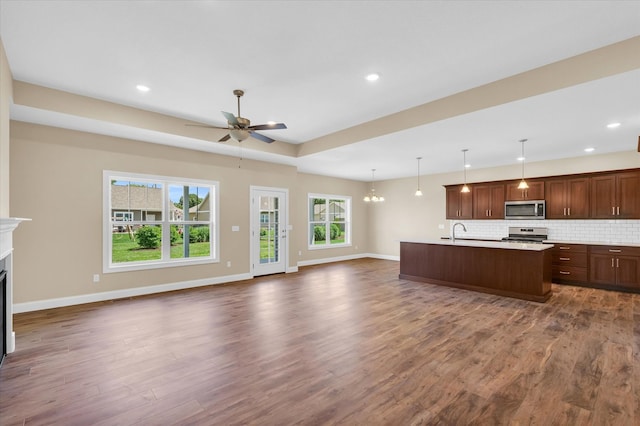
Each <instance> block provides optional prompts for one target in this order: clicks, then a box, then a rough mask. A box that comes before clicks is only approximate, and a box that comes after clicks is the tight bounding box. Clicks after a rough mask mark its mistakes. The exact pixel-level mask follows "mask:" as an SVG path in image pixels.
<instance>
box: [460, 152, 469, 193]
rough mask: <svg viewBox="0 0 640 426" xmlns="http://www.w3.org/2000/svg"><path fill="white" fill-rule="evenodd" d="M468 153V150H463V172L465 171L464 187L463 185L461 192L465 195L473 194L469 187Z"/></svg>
mask: <svg viewBox="0 0 640 426" xmlns="http://www.w3.org/2000/svg"><path fill="white" fill-rule="evenodd" d="M467 151H469V150H468V149H466V148H465V149H463V150H462V170H464V185H462V189H461V190H460V192H464V193H467V192H471V190H470V189H469V187H468V186H467Z"/></svg>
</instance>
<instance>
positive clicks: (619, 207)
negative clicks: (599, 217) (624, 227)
mask: <svg viewBox="0 0 640 426" xmlns="http://www.w3.org/2000/svg"><path fill="white" fill-rule="evenodd" d="M618 216H620V206H618Z"/></svg>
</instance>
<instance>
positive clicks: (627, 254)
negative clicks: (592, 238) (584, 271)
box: [589, 246, 640, 291]
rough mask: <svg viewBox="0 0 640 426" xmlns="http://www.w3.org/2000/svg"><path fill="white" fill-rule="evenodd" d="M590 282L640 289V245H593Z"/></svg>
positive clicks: (625, 288) (626, 288)
mask: <svg viewBox="0 0 640 426" xmlns="http://www.w3.org/2000/svg"><path fill="white" fill-rule="evenodd" d="M589 262H590V267H589V282H590V284H594V285H600V286H605V287H610V288H617V289H624V290H633V291H640V247H621V246H591V256H590V259H589Z"/></svg>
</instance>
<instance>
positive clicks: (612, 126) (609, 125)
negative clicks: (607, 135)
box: [607, 123, 620, 129]
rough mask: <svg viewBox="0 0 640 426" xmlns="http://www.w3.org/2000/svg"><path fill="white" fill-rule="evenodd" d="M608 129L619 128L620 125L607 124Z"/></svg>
mask: <svg viewBox="0 0 640 426" xmlns="http://www.w3.org/2000/svg"><path fill="white" fill-rule="evenodd" d="M607 127H608V128H609V129H615V128H616V127H620V123H609V124H607Z"/></svg>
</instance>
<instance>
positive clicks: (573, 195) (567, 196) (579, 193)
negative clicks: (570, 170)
mask: <svg viewBox="0 0 640 426" xmlns="http://www.w3.org/2000/svg"><path fill="white" fill-rule="evenodd" d="M589 184H590V180H589V178H588V177H586V176H583V177H576V178H557V179H550V180H547V181H546V182H545V189H544V191H545V192H544V193H545V200H546V215H547V219H588V218H589V196H590V193H589V187H590V186H589Z"/></svg>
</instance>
